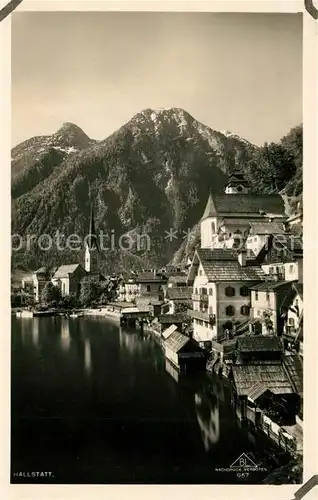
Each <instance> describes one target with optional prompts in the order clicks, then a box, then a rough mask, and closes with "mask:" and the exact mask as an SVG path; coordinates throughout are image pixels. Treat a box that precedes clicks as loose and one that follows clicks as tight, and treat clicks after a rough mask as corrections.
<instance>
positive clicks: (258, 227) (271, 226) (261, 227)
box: [250, 222, 284, 234]
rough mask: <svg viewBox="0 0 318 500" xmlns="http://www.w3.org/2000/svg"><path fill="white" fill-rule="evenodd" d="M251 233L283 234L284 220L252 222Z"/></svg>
mask: <svg viewBox="0 0 318 500" xmlns="http://www.w3.org/2000/svg"><path fill="white" fill-rule="evenodd" d="M250 228H251V234H283V233H284V224H283V223H282V222H250Z"/></svg>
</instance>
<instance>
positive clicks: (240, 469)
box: [215, 453, 267, 479]
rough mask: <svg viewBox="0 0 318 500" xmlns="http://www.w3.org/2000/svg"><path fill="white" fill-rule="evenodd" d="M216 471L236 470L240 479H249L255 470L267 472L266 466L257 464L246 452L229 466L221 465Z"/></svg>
mask: <svg viewBox="0 0 318 500" xmlns="http://www.w3.org/2000/svg"><path fill="white" fill-rule="evenodd" d="M215 471H216V472H232V473H233V472H234V473H235V474H236V477H238V478H239V479H247V478H248V477H249V476H250V475H251V474H252V473H253V472H266V471H267V469H266V467H261V466H260V465H258V464H256V463H255V462H254V460H252V459H251V458H250V457H249V456H248V455H247V454H246V453H242V454H241V455H240V456H239V457H238V458H237V459H236V460H235V461H234V462H233V463H232V464H231V465H230V466H229V467H219V468H216V469H215Z"/></svg>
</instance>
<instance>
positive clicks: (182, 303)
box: [12, 171, 303, 460]
mask: <svg viewBox="0 0 318 500" xmlns="http://www.w3.org/2000/svg"><path fill="white" fill-rule="evenodd" d="M89 229H90V235H91V236H90V239H89V240H88V242H87V244H86V251H85V265H84V267H82V265H81V264H79V263H75V264H73V265H62V266H60V267H58V268H55V269H47V268H44V267H41V268H40V269H38V270H37V271H35V272H34V273H33V274H32V275H30V276H27V277H25V278H24V279H23V281H22V285H21V287H20V290H19V293H20V296H22V295H24V296H25V297H29V298H30V297H31V298H32V301H33V302H34V303H32V307H30V303H29V304H28V305H27V303H25V306H24V307H23V305H24V304H23V303H22V304H21V303H17V302H14V301H12V307H17V306H20V307H19V309H18V310H17V309H15V311H16V314H17V316H22V317H32V316H34V315H48V314H51V315H53V314H62V315H69V316H71V317H74V318H79V317H80V316H82V315H84V314H94V315H101V316H105V317H109V318H113V319H115V320H116V321H118V322H120V324H121V325H126V326H127V327H133V328H139V329H142V330H143V329H148V330H149V331H150V332H152V334H153V335H155V336H156V337H157V338H158V340H159V341H160V343H161V345H162V348H163V351H164V355H165V357H166V359H168V360H169V362H170V365H171V375H172V376H174V377H175V378H176V379H178V378H179V377H180V376H191V373H193V372H194V371H196V370H207V371H210V372H216V373H217V375H218V376H220V377H224V379H226V383H229V384H230V385H231V387H232V393H233V405H234V407H235V411H236V414H237V416H238V418H239V420H240V421H241V422H247V423H248V425H251V426H252V427H253V429H254V430H255V432H259V433H263V434H265V435H267V436H268V437H269V438H270V439H271V440H272V441H275V443H276V444H277V445H278V446H279V447H281V448H282V449H283V450H285V451H287V452H288V453H290V454H291V455H292V456H293V457H294V458H295V459H296V460H297V459H299V460H301V459H302V444H303V438H302V427H303V424H302V421H303V247H302V238H301V234H302V209H301V207H300V206H298V207H297V213H295V214H294V215H293V216H291V217H289V218H288V217H287V216H286V215H285V206H284V201H283V198H282V197H281V196H280V195H276V194H270V195H255V194H252V193H250V191H249V186H248V184H247V182H246V180H245V179H244V176H243V174H242V173H241V172H240V171H235V172H233V173H232V175H231V176H230V178H229V182H228V185H227V187H226V190H225V193H223V194H222V193H221V194H210V196H209V198H208V201H207V204H206V209H205V211H204V214H203V217H202V219H201V246H200V248H197V249H195V250H194V252H193V255H191V258H188V262H187V264H186V265H184V266H183V267H179V268H176V267H172V266H167V267H165V268H163V269H158V270H144V271H143V272H133V271H132V272H131V273H123V274H121V275H120V276H109V277H104V276H102V275H101V273H100V268H99V250H98V245H97V237H95V236H94V235H95V234H96V231H95V224H94V214H93V210H92V212H91V219H90V228H89ZM296 229H297V230H296ZM297 234H298V236H297ZM242 242H243V245H242ZM13 296H14V297H16V296H17V293H15V294H13ZM21 306H22V307H21ZM93 306H94V307H93ZM80 307H82V309H81V308H80ZM77 321H80V319H77Z"/></svg>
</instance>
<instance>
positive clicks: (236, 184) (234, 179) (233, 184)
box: [225, 169, 250, 194]
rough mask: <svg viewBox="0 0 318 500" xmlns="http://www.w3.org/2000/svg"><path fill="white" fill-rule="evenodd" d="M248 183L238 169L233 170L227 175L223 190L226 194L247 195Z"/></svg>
mask: <svg viewBox="0 0 318 500" xmlns="http://www.w3.org/2000/svg"><path fill="white" fill-rule="evenodd" d="M249 188H250V186H249V183H248V182H247V180H246V179H245V177H244V173H243V172H242V171H241V170H240V169H236V170H233V172H231V174H230V175H229V181H228V183H227V185H226V188H225V193H226V194H247V193H249V190H250V189H249Z"/></svg>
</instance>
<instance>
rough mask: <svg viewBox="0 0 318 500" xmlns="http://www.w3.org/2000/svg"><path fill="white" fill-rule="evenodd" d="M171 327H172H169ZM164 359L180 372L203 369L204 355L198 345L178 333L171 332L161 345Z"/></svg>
mask: <svg viewBox="0 0 318 500" xmlns="http://www.w3.org/2000/svg"><path fill="white" fill-rule="evenodd" d="M171 326H172V325H171ZM163 347H164V353H165V357H166V358H167V359H168V360H169V361H170V362H171V363H172V364H173V365H174V366H175V368H176V369H177V370H179V371H181V372H184V371H189V370H192V369H202V370H203V369H205V362H206V354H205V353H204V351H203V349H201V348H200V346H199V344H198V343H197V342H195V341H194V340H193V339H190V338H189V337H187V336H186V335H183V334H182V333H180V332H179V331H177V330H175V331H173V332H172V333H171V334H170V335H169V336H168V338H166V339H165V340H164V343H163Z"/></svg>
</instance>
